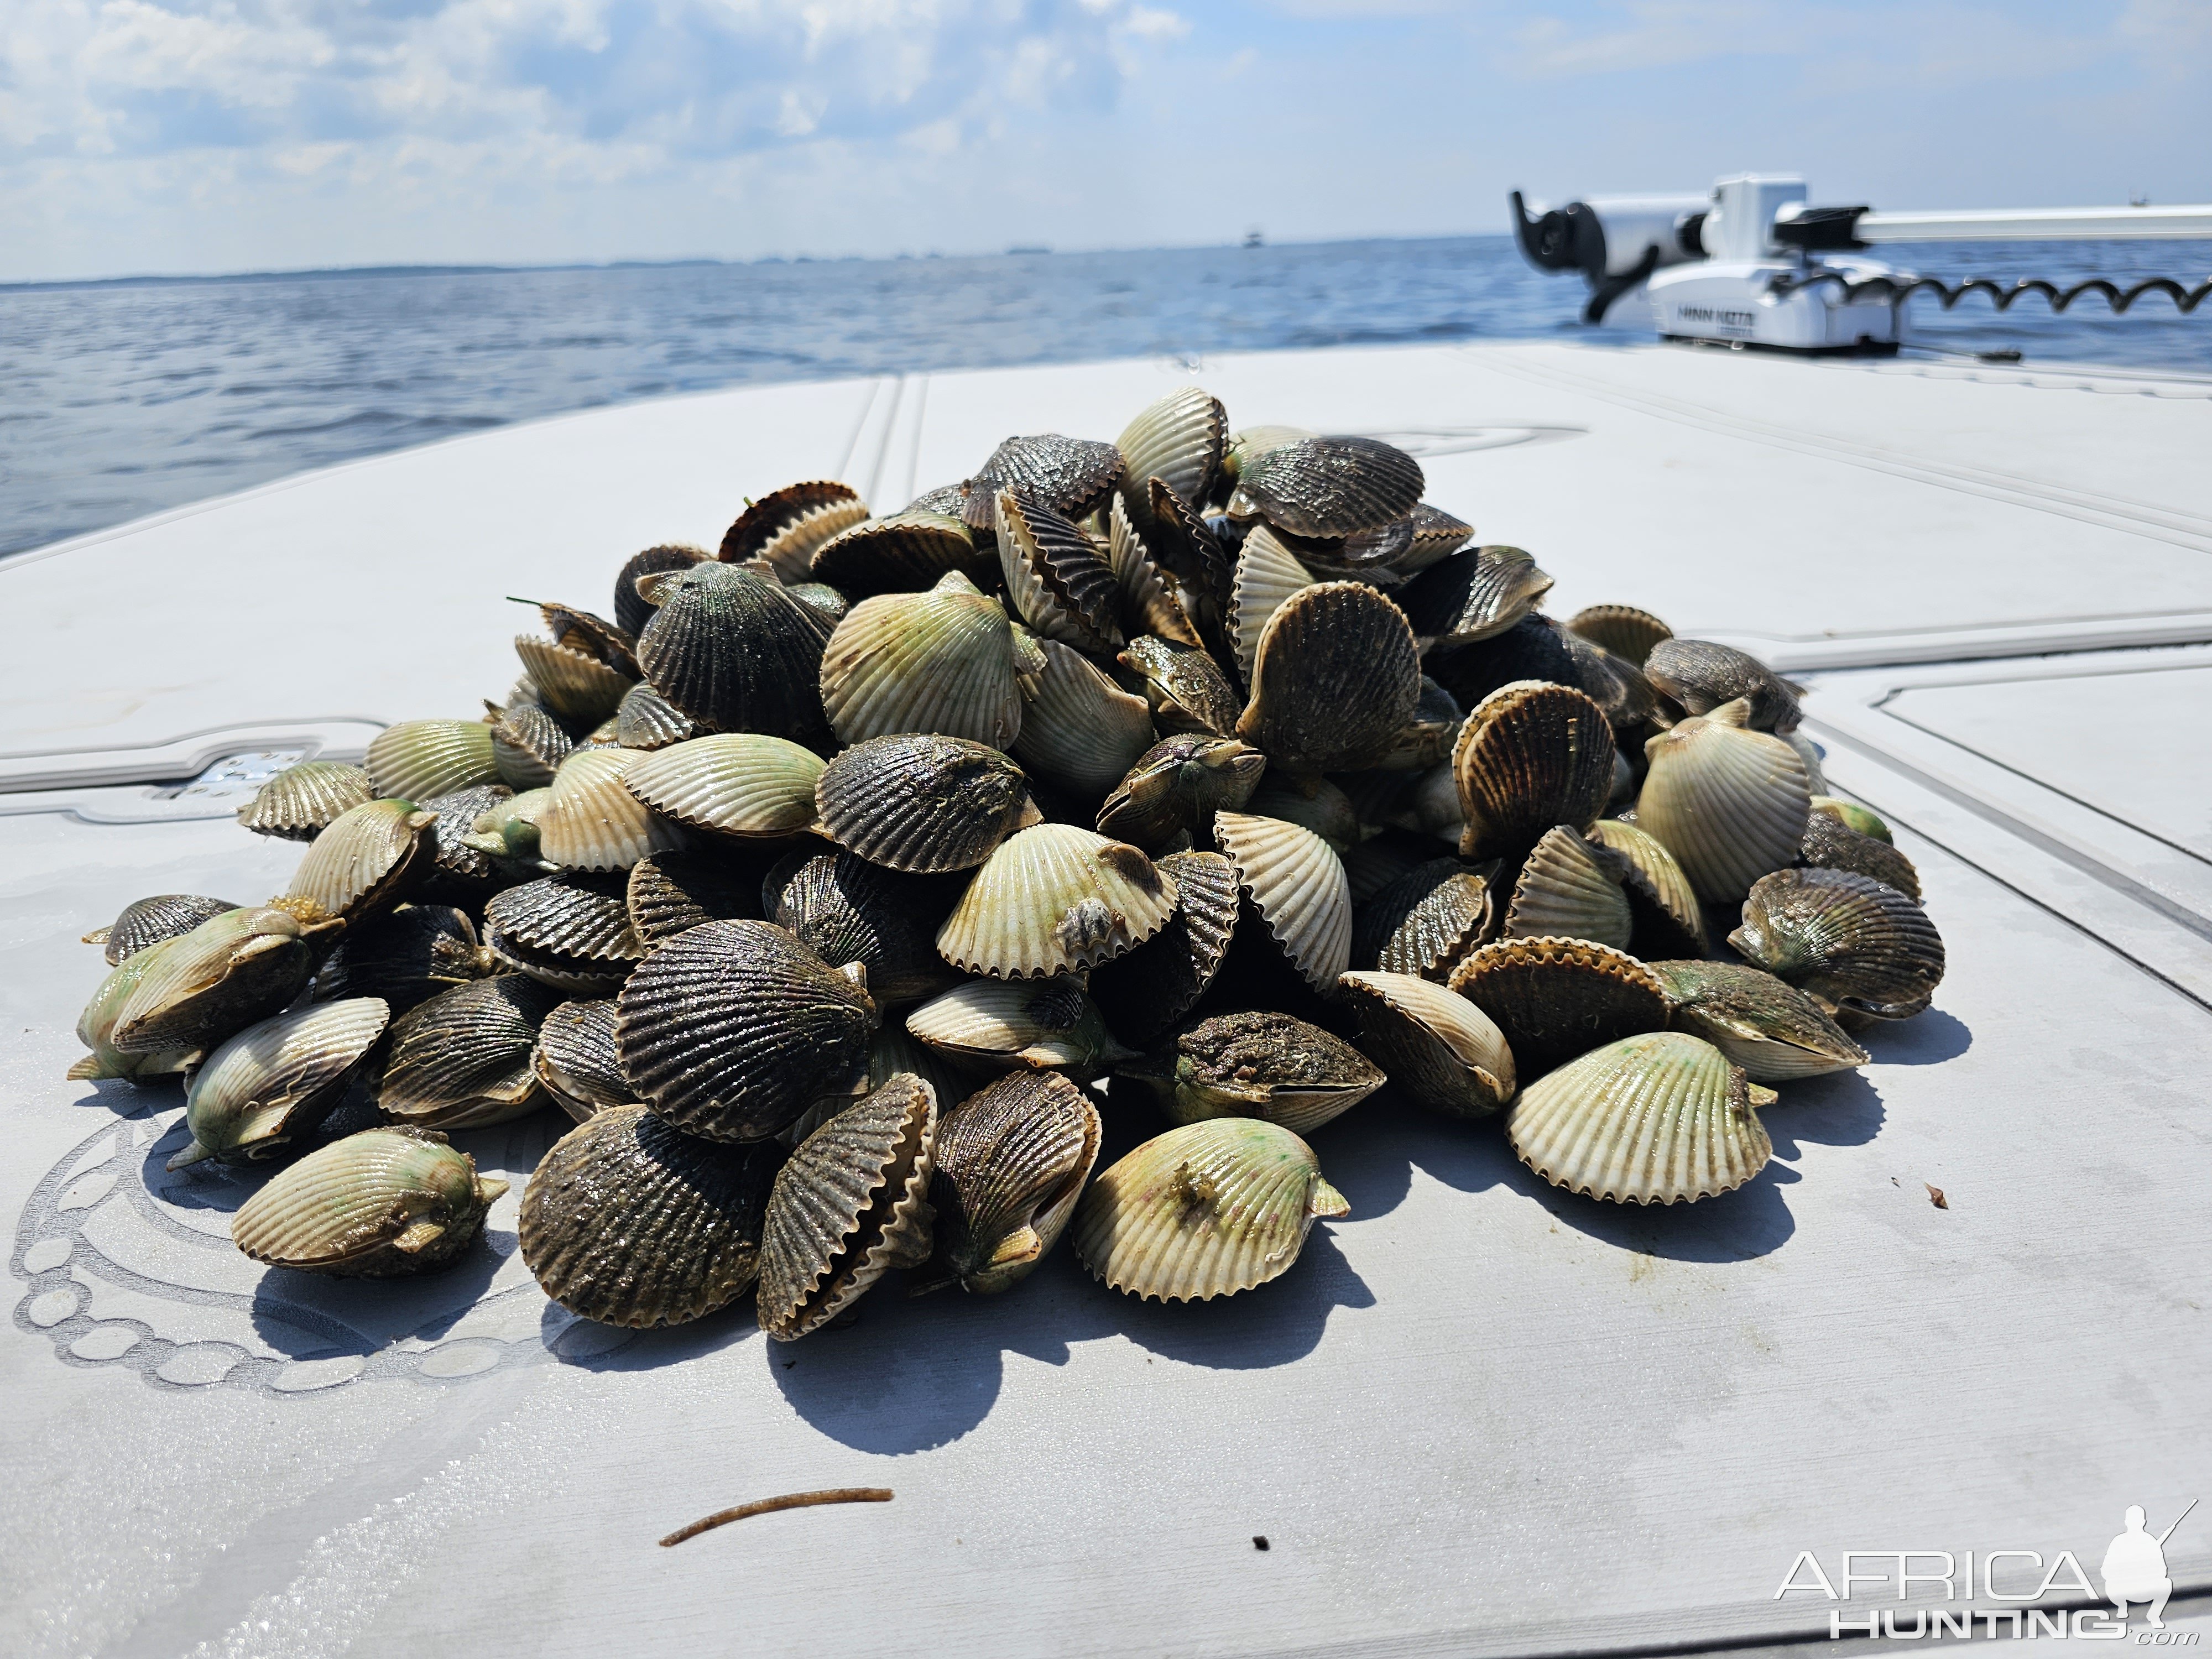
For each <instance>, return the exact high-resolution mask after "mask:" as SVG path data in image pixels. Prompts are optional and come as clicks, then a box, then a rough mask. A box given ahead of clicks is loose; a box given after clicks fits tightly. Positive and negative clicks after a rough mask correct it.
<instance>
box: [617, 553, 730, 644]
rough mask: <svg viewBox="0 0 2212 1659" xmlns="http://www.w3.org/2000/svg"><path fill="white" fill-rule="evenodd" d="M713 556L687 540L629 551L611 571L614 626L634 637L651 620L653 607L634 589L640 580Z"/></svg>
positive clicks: (639, 633)
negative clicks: (615, 570)
mask: <svg viewBox="0 0 2212 1659" xmlns="http://www.w3.org/2000/svg"><path fill="white" fill-rule="evenodd" d="M712 557H714V555H713V554H711V553H709V552H708V550H706V549H705V548H703V547H693V546H692V545H690V544H689V543H688V542H664V543H662V544H660V545H659V546H658V547H648V548H647V549H646V550H644V551H643V552H641V553H633V554H631V555H630V556H629V558H627V559H625V560H624V561H623V568H621V569H620V570H619V571H617V572H616V573H615V626H616V627H617V628H619V629H622V631H623V633H625V634H627V635H629V636H630V638H632V639H633V640H634V639H635V638H637V636H638V635H641V634H642V633H644V632H645V625H646V623H649V622H651V621H652V620H653V611H654V610H655V609H657V607H656V606H655V605H653V603H652V602H651V601H649V600H647V599H645V598H644V596H643V595H641V593H639V592H638V591H637V585H638V582H639V581H640V580H641V579H644V578H647V577H652V576H659V575H663V574H666V573H667V572H669V571H671V570H687V569H689V568H690V567H691V566H693V565H695V564H697V563H699V562H701V561H702V560H705V559H711V558H712Z"/></svg>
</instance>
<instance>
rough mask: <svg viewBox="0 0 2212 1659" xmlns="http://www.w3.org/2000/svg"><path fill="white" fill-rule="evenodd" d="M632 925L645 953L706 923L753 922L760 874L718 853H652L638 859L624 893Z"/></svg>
mask: <svg viewBox="0 0 2212 1659" xmlns="http://www.w3.org/2000/svg"><path fill="white" fill-rule="evenodd" d="M625 897H626V899H627V902H628V904H629V921H630V926H631V927H635V929H636V930H637V937H638V941H639V943H641V945H644V946H645V948H646V949H647V950H648V951H650V950H652V949H653V947H654V946H655V945H661V944H664V943H665V942H666V941H667V940H669V939H673V938H675V937H676V935H677V934H678V933H683V932H684V931H685V930H686V929H688V928H692V927H698V926H699V925H700V924H701V923H702V922H708V921H759V920H760V917H761V911H762V909H763V908H764V907H763V904H762V902H761V884H760V878H759V872H758V871H757V870H756V869H752V868H748V867H742V866H736V865H733V864H732V863H731V862H730V860H727V859H726V858H724V857H723V856H722V855H721V854H719V853H714V852H675V853H656V854H653V856H652V857H651V858H649V859H640V860H638V862H637V864H636V866H635V868H633V869H632V870H631V871H630V872H629V884H628V887H627V889H626V891H625Z"/></svg>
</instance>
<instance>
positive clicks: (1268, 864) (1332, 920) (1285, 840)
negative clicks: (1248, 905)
mask: <svg viewBox="0 0 2212 1659" xmlns="http://www.w3.org/2000/svg"><path fill="white" fill-rule="evenodd" d="M1213 838H1214V840H1215V841H1216V842H1218V843H1219V845H1220V848H1221V850H1222V851H1223V852H1224V853H1225V854H1227V855H1228V858H1229V861H1230V862H1231V864H1233V865H1235V866H1237V884H1239V885H1240V886H1242V887H1243V890H1245V892H1246V893H1247V894H1248V895H1249V896H1250V897H1251V900H1252V902H1253V905H1254V906H1255V908H1257V909H1258V910H1259V912H1260V916H1261V920H1262V921H1265V922H1266V923H1267V931H1268V932H1269V933H1272V934H1273V935H1274V938H1275V942H1276V943H1277V944H1279V945H1281V946H1282V947H1283V950H1284V951H1285V954H1286V955H1288V956H1289V957H1290V959H1291V963H1292V964H1293V965H1294V966H1295V967H1296V968H1297V970H1298V971H1299V972H1300V973H1301V974H1303V975H1305V979H1306V983H1308V984H1309V985H1310V986H1312V987H1314V988H1315V989H1316V990H1317V991H1323V992H1326V991H1328V989H1330V988H1331V987H1334V985H1335V983H1336V980H1337V975H1340V974H1341V973H1342V972H1343V971H1344V970H1345V969H1346V968H1347V967H1348V966H1350V965H1351V962H1352V883H1351V881H1350V880H1349V878H1346V875H1345V873H1344V860H1341V859H1340V858H1338V857H1337V855H1336V849H1335V848H1333V847H1331V846H1330V845H1329V844H1328V842H1325V841H1323V840H1322V838H1321V837H1320V836H1316V834H1314V832H1313V831H1312V830H1310V829H1301V828H1300V827H1299V826H1298V825H1297V824H1295V823H1285V822H1284V821H1283V820H1282V819H1280V818H1263V817H1253V816H1251V815H1250V814H1249V813H1243V812H1217V813H1215V814H1214V816H1213Z"/></svg>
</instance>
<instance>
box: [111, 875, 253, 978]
mask: <svg viewBox="0 0 2212 1659" xmlns="http://www.w3.org/2000/svg"><path fill="white" fill-rule="evenodd" d="M237 908H238V906H236V905H235V904H233V903H232V902H230V901H229V900H228V899H218V898H203V897H201V896H199V895H198V894H197V893H156V894H155V896H153V897H151V898H142V899H133V900H131V902H130V903H128V904H126V905H125V906H124V907H123V909H122V911H121V913H120V914H119V915H117V917H116V918H115V920H114V921H112V922H111V923H109V924H108V926H107V927H106V937H105V938H103V939H100V940H98V941H97V943H99V944H100V945H105V946H106V951H105V953H104V954H105V955H106V957H107V965H108V966H109V967H111V968H112V967H114V966H115V965H116V964H117V963H120V962H121V961H123V960H124V959H125V957H135V956H137V954H138V953H139V952H140V951H143V950H145V949H146V948H147V947H148V946H149V945H159V944H160V943H161V941H162V940H163V939H180V938H182V937H183V936H184V935H185V934H186V933H191V931H192V929H193V928H195V927H198V926H199V925H200V924H201V923H202V922H204V921H211V920H213V919H214V918H215V917H216V916H219V915H222V914H223V912H225V911H226V910H235V909H237ZM86 942H87V943H88V944H91V943H94V942H95V941H93V940H89V939H88V940H87V941H86Z"/></svg>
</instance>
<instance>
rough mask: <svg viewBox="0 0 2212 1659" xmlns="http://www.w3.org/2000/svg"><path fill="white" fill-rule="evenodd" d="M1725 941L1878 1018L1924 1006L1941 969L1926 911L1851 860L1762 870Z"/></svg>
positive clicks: (1836, 1002)
mask: <svg viewBox="0 0 2212 1659" xmlns="http://www.w3.org/2000/svg"><path fill="white" fill-rule="evenodd" d="M1729 944H1730V945H1734V946H1735V948H1736V949H1737V950H1739V951H1741V952H1742V953H1743V954H1744V957H1746V959H1747V960H1748V961H1750V962H1752V963H1755V964H1756V965H1758V966H1759V967H1761V968H1764V969H1766V971H1767V972H1769V973H1771V974H1772V975H1775V976H1776V977H1777V978H1778V979H1782V980H1786V981H1788V982H1789V983H1790V984H1792V985H1794V986H1796V987H1797V988H1798V989H1799V990H1801V991H1805V992H1808V993H1810V994H1812V995H1814V996H1815V997H1819V998H1820V999H1822V1000H1825V1001H1826V1002H1827V1003H1829V1004H1831V1005H1832V1006H1836V1007H1838V1008H1843V1009H1846V1010H1848V1011H1850V1012H1852V1013H1855V1014H1870V1015H1872V1016H1873V1017H1874V1018H1877V1019H1907V1018H1911V1016H1912V1015H1914V1014H1917V1013H1918V1012H1921V1011H1922V1010H1923V1009H1924V1008H1926V1007H1927V1006H1928V1004H1929V999H1930V998H1931V997H1932V996H1933V994H1934V993H1935V990H1936V986H1937V985H1938V984H1940V983H1942V978H1943V966H1944V952H1943V936H1942V934H1941V933H1937V932H1936V924H1935V923H1934V922H1932V921H1929V919H1928V913H1927V912H1926V911H1925V910H1923V909H1922V908H1920V906H1919V905H1917V904H1916V903H1914V902H1912V900H1911V899H1910V898H1908V897H1906V896H1905V895H1904V894H1903V893H1900V892H1899V891H1898V890H1896V889H1895V888H1894V887H1891V886H1889V885H1887V884H1885V883H1882V882H1879V881H1876V880H1875V878H1873V877H1872V876H1863V875H1860V874H1859V873H1858V872H1856V871H1851V870H1778V871H1776V872H1774V873H1773V874H1772V875H1771V876H1766V877H1764V878H1761V879H1760V880H1759V882H1758V884H1756V885H1754V886H1753V888H1752V890H1751V892H1750V895H1749V896H1747V898H1746V899H1745V900H1744V902H1743V925H1742V926H1741V927H1738V928H1737V929H1736V930H1735V932H1734V933H1730V934H1729Z"/></svg>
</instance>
